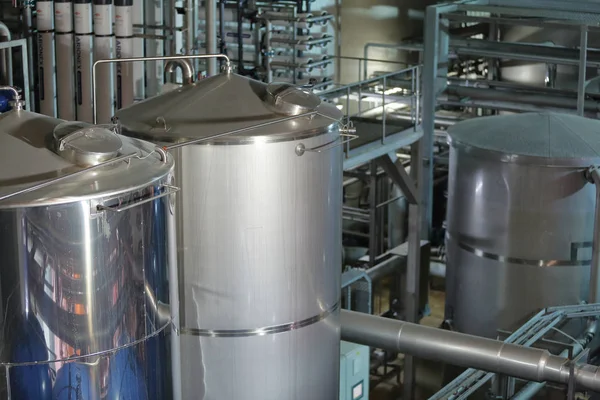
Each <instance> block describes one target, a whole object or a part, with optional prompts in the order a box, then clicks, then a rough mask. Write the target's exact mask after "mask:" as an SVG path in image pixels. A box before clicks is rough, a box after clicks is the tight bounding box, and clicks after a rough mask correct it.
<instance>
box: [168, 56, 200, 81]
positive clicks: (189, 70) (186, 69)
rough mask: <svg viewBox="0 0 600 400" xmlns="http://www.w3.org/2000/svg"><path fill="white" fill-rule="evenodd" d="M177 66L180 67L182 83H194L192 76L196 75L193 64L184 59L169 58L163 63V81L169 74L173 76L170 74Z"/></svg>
mask: <svg viewBox="0 0 600 400" xmlns="http://www.w3.org/2000/svg"><path fill="white" fill-rule="evenodd" d="M177 68H179V69H181V74H182V76H183V84H184V85H189V84H192V83H194V76H195V75H196V73H195V71H194V66H193V65H192V63H191V62H189V61H188V60H186V59H177V60H169V61H167V62H166V63H165V72H164V75H163V76H164V79H165V82H167V81H168V80H169V77H170V76H173V75H172V74H173V73H174V72H175V70H177Z"/></svg>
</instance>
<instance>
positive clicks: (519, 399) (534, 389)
mask: <svg viewBox="0 0 600 400" xmlns="http://www.w3.org/2000/svg"><path fill="white" fill-rule="evenodd" d="M596 329H597V325H596V323H595V321H594V322H593V323H591V324H589V325H588V328H587V329H586V330H585V332H584V333H583V334H582V335H581V336H580V337H579V338H577V341H576V342H575V343H573V349H572V356H573V357H575V356H577V355H578V354H579V353H581V352H582V351H583V350H584V349H585V347H586V346H587V345H589V344H590V342H591V341H592V339H594V336H595V335H596ZM569 350H570V349H569V348H566V349H565V350H563V351H562V352H561V353H560V357H569V353H570V351H569ZM544 386H546V382H529V383H528V384H527V385H525V386H524V387H523V388H522V389H521V390H519V392H517V393H516V394H515V395H514V396H513V397H511V398H510V399H511V400H526V399H530V398H532V397H533V396H535V395H536V394H537V393H538V392H539V391H540V390H542V389H543V388H544Z"/></svg>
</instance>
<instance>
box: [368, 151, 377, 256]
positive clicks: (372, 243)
mask: <svg viewBox="0 0 600 400" xmlns="http://www.w3.org/2000/svg"><path fill="white" fill-rule="evenodd" d="M369 169H370V171H369V173H370V176H369V268H373V267H374V266H375V259H376V258H377V256H378V255H379V254H377V215H378V209H377V204H378V200H379V199H378V198H377V164H376V163H375V161H371V164H370V168H369Z"/></svg>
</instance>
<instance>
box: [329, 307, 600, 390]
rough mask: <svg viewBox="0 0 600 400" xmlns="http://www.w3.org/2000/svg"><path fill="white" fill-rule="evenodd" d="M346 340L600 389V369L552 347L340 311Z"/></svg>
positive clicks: (538, 378)
mask: <svg viewBox="0 0 600 400" xmlns="http://www.w3.org/2000/svg"><path fill="white" fill-rule="evenodd" d="M341 324H342V339H343V340H345V341H348V342H352V343H359V344H364V345H367V346H373V347H377V348H382V349H386V350H390V351H400V352H403V353H406V354H411V355H414V356H417V357H420V358H424V359H427V360H433V361H441V362H446V363H448V364H451V365H457V366H461V367H472V368H477V369H480V370H484V371H489V372H497V373H500V374H504V375H506V376H513V377H517V378H521V379H525V380H528V381H535V382H543V381H550V382H555V383H562V384H566V383H569V378H570V377H571V373H572V374H573V379H574V382H576V384H577V385H578V388H582V389H583V388H585V389H591V390H595V391H597V390H599V389H600V368H599V367H597V366H593V365H588V364H579V365H574V366H573V371H571V370H570V368H571V363H570V360H569V358H568V357H562V356H555V355H552V354H550V352H549V351H548V350H542V349H535V348H531V347H524V346H519V345H515V344H510V343H504V342H500V341H496V340H491V339H487V338H481V337H476V336H471V335H466V334H462V333H458V332H451V331H447V330H443V329H436V328H431V327H428V326H423V325H418V324H411V323H408V322H403V321H398V320H393V319H389V318H383V317H377V316H374V315H368V314H363V313H357V312H353V311H348V310H342V313H341Z"/></svg>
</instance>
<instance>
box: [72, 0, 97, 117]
mask: <svg viewBox="0 0 600 400" xmlns="http://www.w3.org/2000/svg"><path fill="white" fill-rule="evenodd" d="M73 8H74V13H75V17H74V18H73V20H74V26H75V83H76V85H75V89H76V93H77V120H78V121H84V122H93V121H94V116H93V111H92V103H93V101H92V63H93V53H92V45H93V37H92V35H93V30H92V0H76V1H75V2H74V6H73Z"/></svg>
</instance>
